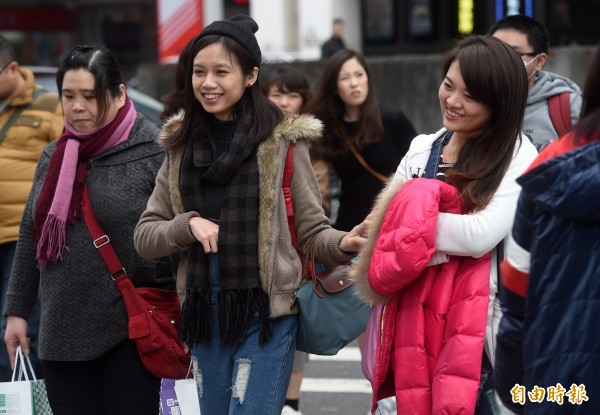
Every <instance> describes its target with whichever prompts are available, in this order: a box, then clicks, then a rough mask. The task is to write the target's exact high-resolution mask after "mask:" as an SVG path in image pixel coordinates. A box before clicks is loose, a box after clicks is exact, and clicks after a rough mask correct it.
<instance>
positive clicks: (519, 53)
mask: <svg viewBox="0 0 600 415" xmlns="http://www.w3.org/2000/svg"><path fill="white" fill-rule="evenodd" d="M513 50H514V49H513ZM515 53H516V54H517V55H519V57H520V58H522V57H523V56H532V57H534V58H535V57H536V56H537V55H538V54H537V53H535V52H519V51H518V50H515Z"/></svg>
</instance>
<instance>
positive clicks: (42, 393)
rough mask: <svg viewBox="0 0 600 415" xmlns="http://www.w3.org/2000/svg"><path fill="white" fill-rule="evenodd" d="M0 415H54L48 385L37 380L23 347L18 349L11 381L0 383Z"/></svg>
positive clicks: (41, 380)
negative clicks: (49, 399) (47, 392)
mask: <svg viewBox="0 0 600 415" xmlns="http://www.w3.org/2000/svg"><path fill="white" fill-rule="evenodd" d="M25 363H27V366H26V364H25ZM27 368H29V373H28V372H27ZM29 374H31V379H30V375H29ZM0 414H6V415H8V414H10V415H52V409H51V408H50V403H49V402H48V395H47V394H46V383H45V382H44V380H43V379H36V377H35V372H34V371H33V367H32V366H31V361H30V360H29V356H24V355H23V352H22V351H21V346H19V347H17V353H16V359H15V368H14V370H13V375H12V379H11V381H10V382H2V383H0Z"/></svg>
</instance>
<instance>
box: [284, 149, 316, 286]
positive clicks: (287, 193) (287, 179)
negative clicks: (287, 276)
mask: <svg viewBox="0 0 600 415" xmlns="http://www.w3.org/2000/svg"><path fill="white" fill-rule="evenodd" d="M293 174H294V145H293V144H291V143H290V145H289V147H288V150H287V155H286V156H285V165H284V167H283V181H282V183H281V187H282V188H283V199H284V200H285V210H286V213H287V219H288V228H289V230H290V235H291V236H292V245H294V249H295V250H296V253H297V254H298V257H299V258H300V261H302V253H301V252H300V249H299V248H298V235H296V228H295V227H294V206H293V205H292V187H291V183H292V176H293ZM303 271H304V270H303ZM306 271H307V272H308V275H311V273H312V264H311V262H310V261H306Z"/></svg>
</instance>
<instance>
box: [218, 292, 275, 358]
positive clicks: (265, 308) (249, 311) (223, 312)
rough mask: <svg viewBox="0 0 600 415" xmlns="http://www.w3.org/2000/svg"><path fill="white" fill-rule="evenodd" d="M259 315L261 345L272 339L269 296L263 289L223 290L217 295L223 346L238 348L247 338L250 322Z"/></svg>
mask: <svg viewBox="0 0 600 415" xmlns="http://www.w3.org/2000/svg"><path fill="white" fill-rule="evenodd" d="M255 313H258V318H259V330H260V336H259V343H260V345H261V346H262V345H264V344H266V343H267V342H268V341H269V340H271V338H272V335H273V333H272V330H271V324H270V322H269V314H270V308H269V296H268V295H267V294H266V293H265V292H264V291H263V290H262V289H261V288H253V289H248V290H229V289H221V290H220V291H219V294H218V295H217V314H218V321H219V333H220V338H221V344H223V345H224V346H230V347H237V346H238V345H239V344H240V343H242V342H243V341H244V339H245V337H246V332H247V330H248V322H249V320H250V319H251V318H252V317H253V316H254V314H255Z"/></svg>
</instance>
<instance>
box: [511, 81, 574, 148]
mask: <svg viewBox="0 0 600 415" xmlns="http://www.w3.org/2000/svg"><path fill="white" fill-rule="evenodd" d="M563 92H568V93H569V97H570V100H569V101H570V109H571V123H572V124H573V125H575V123H577V121H578V120H579V114H580V112H581V90H580V89H579V87H578V86H577V84H575V82H573V81H571V80H570V79H568V78H565V77H564V76H560V75H557V74H555V73H552V72H546V71H540V72H539V73H538V74H537V75H536V81H535V84H534V85H533V88H531V90H530V91H529V95H528V97H527V106H526V107H525V119H524V120H523V132H524V133H525V134H527V135H528V136H529V138H530V139H531V141H532V142H533V144H534V145H535V147H536V148H537V149H538V151H540V150H541V149H543V148H544V147H545V146H547V145H548V143H549V142H551V141H554V140H556V139H557V138H559V137H558V133H557V132H556V130H555V129H554V125H553V124H552V119H551V118H550V113H549V110H548V98H550V97H552V96H554V95H558V94H561V93H563Z"/></svg>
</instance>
